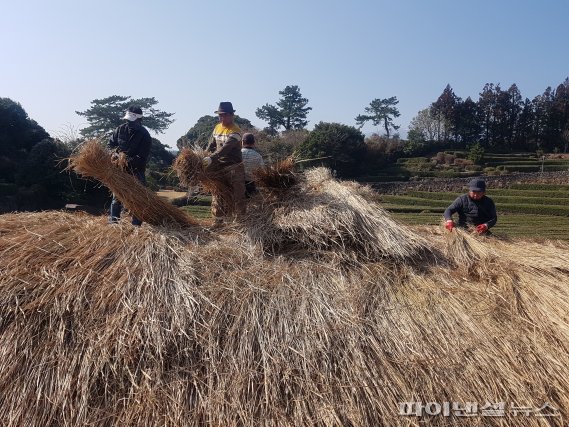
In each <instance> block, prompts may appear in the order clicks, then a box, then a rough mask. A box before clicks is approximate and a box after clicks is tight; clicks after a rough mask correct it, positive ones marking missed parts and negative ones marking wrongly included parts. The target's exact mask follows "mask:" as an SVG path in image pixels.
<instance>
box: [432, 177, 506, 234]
mask: <svg viewBox="0 0 569 427" xmlns="http://www.w3.org/2000/svg"><path fill="white" fill-rule="evenodd" d="M468 190H469V191H468V193H467V194H463V195H461V196H458V197H457V198H456V200H455V201H454V202H452V204H451V205H450V206H449V207H448V208H446V210H445V212H444V214H443V215H444V218H445V220H446V223H445V227H446V229H447V230H448V231H452V229H453V228H455V227H456V226H457V225H458V227H462V228H467V229H468V228H474V231H476V232H477V233H478V234H491V233H490V232H489V230H490V228H492V227H493V226H494V225H496V222H497V221H498V217H497V214H496V206H495V205H494V201H493V200H492V199H491V198H490V197H488V196H486V182H485V181H484V180H483V179H481V178H475V179H473V180H472V181H470V183H469V185H468ZM455 213H457V214H458V224H455V222H454V221H453V219H452V216H453V214H455Z"/></svg>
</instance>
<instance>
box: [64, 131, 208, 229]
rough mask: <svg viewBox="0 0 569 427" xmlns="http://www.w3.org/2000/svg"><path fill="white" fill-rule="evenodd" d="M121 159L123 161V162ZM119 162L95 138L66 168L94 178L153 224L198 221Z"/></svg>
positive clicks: (134, 213)
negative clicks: (131, 173) (144, 183)
mask: <svg viewBox="0 0 569 427" xmlns="http://www.w3.org/2000/svg"><path fill="white" fill-rule="evenodd" d="M123 163H124V162H123ZM120 165H121V162H120V161H119V162H113V161H112V160H111V154H110V153H109V152H108V151H107V150H105V149H104V147H103V146H102V144H101V143H100V142H99V141H97V140H90V141H88V142H86V143H85V144H84V145H83V146H82V147H81V149H80V150H79V152H78V153H77V154H76V155H74V156H73V157H71V158H70V159H69V168H70V169H72V170H74V171H75V172H76V173H78V174H79V175H83V176H86V177H90V178H95V179H96V180H98V181H100V182H101V183H102V184H104V185H105V186H106V187H107V188H109V190H111V191H112V192H113V193H114V194H115V196H116V197H117V198H118V199H119V200H120V201H121V202H122V203H123V205H124V206H125V207H126V208H127V209H128V210H129V211H130V212H131V213H132V214H133V215H134V216H136V217H137V218H139V219H141V220H142V221H144V222H147V223H149V224H153V225H163V224H170V225H175V226H182V227H187V226H192V225H197V224H199V221H198V220H196V219H194V218H193V217H191V216H190V215H187V214H185V213H184V212H183V211H182V210H180V209H178V208H177V207H175V206H173V205H172V204H170V203H168V202H166V201H164V200H162V199H161V198H159V197H158V196H157V195H156V194H155V193H154V192H153V191H151V190H150V189H148V188H146V187H145V186H143V185H142V184H141V183H140V182H139V181H138V180H137V179H136V178H135V177H133V176H132V175H130V174H128V173H126V172H124V171H123V170H122V167H121V166H120Z"/></svg>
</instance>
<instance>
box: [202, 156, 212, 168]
mask: <svg viewBox="0 0 569 427" xmlns="http://www.w3.org/2000/svg"><path fill="white" fill-rule="evenodd" d="M209 165H211V157H204V158H203V159H202V166H203V167H204V169H207V168H208V167H209Z"/></svg>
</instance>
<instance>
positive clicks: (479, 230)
mask: <svg viewBox="0 0 569 427" xmlns="http://www.w3.org/2000/svg"><path fill="white" fill-rule="evenodd" d="M486 231H488V226H487V225H486V224H480V225H477V226H476V232H477V233H478V234H482V233H486Z"/></svg>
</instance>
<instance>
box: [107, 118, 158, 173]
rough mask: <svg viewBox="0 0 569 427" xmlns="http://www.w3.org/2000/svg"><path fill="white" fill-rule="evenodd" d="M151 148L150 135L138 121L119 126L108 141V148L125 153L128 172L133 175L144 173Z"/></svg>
mask: <svg viewBox="0 0 569 427" xmlns="http://www.w3.org/2000/svg"><path fill="white" fill-rule="evenodd" d="M151 146H152V138H151V136H150V133H149V132H148V130H146V128H145V127H144V126H142V124H141V123H140V122H138V121H134V122H131V121H129V122H127V123H124V124H122V125H120V126H119V127H118V128H117V129H116V130H115V131H114V133H113V136H112V138H111V140H110V141H109V148H111V149H116V150H117V151H118V152H122V153H125V155H126V156H127V160H128V166H129V172H132V173H135V174H136V173H137V172H140V173H144V172H145V170H146V163H147V161H148V157H149V155H150V148H151Z"/></svg>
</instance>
